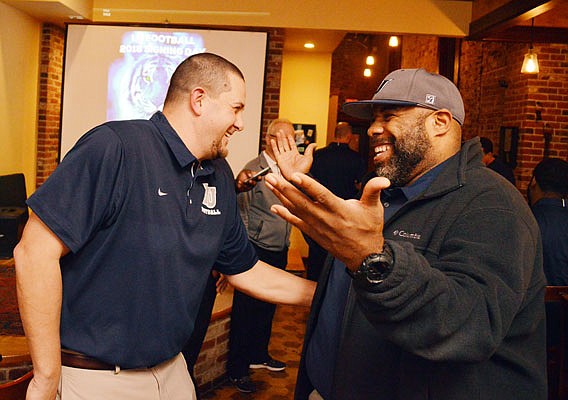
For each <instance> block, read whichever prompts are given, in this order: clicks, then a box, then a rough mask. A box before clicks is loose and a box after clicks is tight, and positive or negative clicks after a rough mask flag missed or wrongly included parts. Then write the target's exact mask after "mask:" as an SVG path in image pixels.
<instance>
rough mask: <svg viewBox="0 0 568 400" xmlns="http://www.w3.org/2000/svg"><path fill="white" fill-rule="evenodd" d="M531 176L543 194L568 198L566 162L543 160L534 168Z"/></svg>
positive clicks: (567, 168)
mask: <svg viewBox="0 0 568 400" xmlns="http://www.w3.org/2000/svg"><path fill="white" fill-rule="evenodd" d="M533 176H534V178H535V179H536V183H538V186H540V188H541V189H542V190H543V191H544V192H554V193H558V194H560V195H561V196H562V197H565V196H568V162H566V161H564V160H562V159H560V158H545V159H544V160H542V161H541V162H539V163H538V165H537V166H536V167H535V169H534V172H533Z"/></svg>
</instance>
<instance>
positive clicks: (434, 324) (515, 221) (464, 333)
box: [295, 138, 546, 400]
mask: <svg viewBox="0 0 568 400" xmlns="http://www.w3.org/2000/svg"><path fill="white" fill-rule="evenodd" d="M383 233H384V236H385V239H386V241H387V242H388V244H389V245H390V246H391V248H392V249H393V253H394V260H395V261H394V268H393V271H392V273H391V274H390V275H389V277H388V278H387V279H386V280H385V281H383V282H382V283H381V284H378V285H368V286H367V285H363V284H359V283H358V282H353V283H352V284H351V287H350V289H349V295H348V300H347V305H346V309H345V314H344V319H343V321H342V327H341V330H342V331H341V339H340V343H338V344H337V346H338V357H337V362H336V364H335V366H334V381H333V384H332V387H333V389H332V398H331V399H326V400H335V399H337V400H344V399H354V400H366V399H369V400H391V399H393V400H394V399H398V400H414V399H416V400H418V399H420V400H421V399H433V400H461V399H463V400H466V399H467V400H476V399H477V400H493V399H494V400H507V399H511V400H513V399H514V400H523V399H526V400H541V399H542V400H544V399H546V352H545V347H546V345H545V314H544V290H545V279H544V274H543V269H542V244H541V239H540V235H539V229H538V226H537V224H536V221H535V219H534V218H533V215H532V213H531V211H530V209H529V208H528V206H527V204H526V202H525V201H524V199H523V197H522V196H521V194H520V193H519V192H518V190H517V189H516V188H515V187H514V186H513V185H511V184H510V183H509V182H508V181H506V180H505V179H504V178H502V177H500V176H498V174H496V173H495V172H493V171H491V170H489V169H488V168H486V167H485V166H484V165H483V164H482V162H481V146H480V144H479V139H478V138H475V139H472V140H470V141H467V142H465V143H464V144H463V146H462V149H461V151H460V152H458V153H457V154H456V155H454V156H453V157H452V158H451V159H450V160H449V162H448V163H447V165H446V167H445V168H444V169H443V170H442V171H441V173H440V174H439V175H438V176H437V177H436V179H435V180H434V181H433V183H432V184H431V185H430V187H429V188H428V189H427V190H426V191H425V192H424V193H423V194H421V195H420V196H418V198H416V199H415V200H413V201H411V202H409V203H407V204H405V205H404V206H403V207H402V208H401V209H400V210H398V212H397V213H396V214H395V215H394V216H393V217H392V218H391V219H390V220H389V221H388V224H387V225H386V226H385V227H384V232H383ZM331 261H332V260H331V259H329V260H328V264H327V268H326V269H325V270H324V272H323V273H322V276H321V278H320V281H319V283H318V288H317V291H316V295H315V298H314V302H313V304H312V310H311V314H310V318H309V320H308V325H307V330H306V337H305V342H304V350H303V355H304V354H305V351H306V346H307V345H308V344H309V341H310V337H311V334H312V332H313V329H314V326H315V324H316V323H317V316H318V312H319V309H320V306H321V303H322V300H323V298H324V296H325V293H326V284H327V278H328V274H329V268H330V267H331V265H332V262H331ZM304 359H305V358H304V357H303V356H302V361H301V364H300V370H299V374H298V381H297V385H296V396H295V398H296V399H302V400H303V399H307V397H308V395H309V393H310V392H311V391H312V389H313V388H312V386H311V384H310V382H309V379H308V377H307V374H306V370H305V362H304Z"/></svg>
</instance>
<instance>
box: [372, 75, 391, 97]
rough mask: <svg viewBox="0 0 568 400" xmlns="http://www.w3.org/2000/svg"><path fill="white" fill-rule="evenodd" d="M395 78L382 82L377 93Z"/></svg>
mask: <svg viewBox="0 0 568 400" xmlns="http://www.w3.org/2000/svg"><path fill="white" fill-rule="evenodd" d="M392 80H393V79H392V78H391V79H385V80H383V81H382V82H381V84H380V85H379V87H378V88H377V90H376V91H375V94H377V93H379V92H380V91H381V90H383V88H384V87H385V86H386V85H387V84H388V83H389V82H390V81H392Z"/></svg>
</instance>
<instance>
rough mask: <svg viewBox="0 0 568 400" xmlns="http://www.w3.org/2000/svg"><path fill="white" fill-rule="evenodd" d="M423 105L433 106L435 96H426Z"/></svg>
mask: <svg viewBox="0 0 568 400" xmlns="http://www.w3.org/2000/svg"><path fill="white" fill-rule="evenodd" d="M425 103H426V104H431V105H434V104H435V103H436V95H433V94H427V95H426V100H425Z"/></svg>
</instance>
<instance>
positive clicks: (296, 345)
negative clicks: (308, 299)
mask: <svg viewBox="0 0 568 400" xmlns="http://www.w3.org/2000/svg"><path fill="white" fill-rule="evenodd" d="M308 312H309V310H308V309H307V308H303V307H292V306H278V307H277V308H276V314H275V316H274V321H273V324H272V336H271V338H270V347H269V352H270V355H271V356H272V357H274V358H276V359H278V360H282V361H285V362H286V363H287V364H288V367H287V368H286V370H285V371H282V372H270V371H267V370H264V369H262V370H251V378H252V380H253V381H254V382H255V384H256V387H257V391H256V392H255V393H248V394H245V393H241V392H239V391H238V390H237V389H236V388H235V387H234V386H233V385H232V384H231V383H229V382H227V383H225V384H223V385H222V386H220V387H217V388H214V389H212V390H210V391H209V392H207V393H204V394H203V395H202V396H201V397H202V400H213V399H215V400H222V399H236V400H239V399H255V400H290V399H293V398H294V387H295V383H296V375H297V373H298V364H299V362H300V353H301V351H302V343H303V340H304V332H305V323H306V319H307V317H308Z"/></svg>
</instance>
